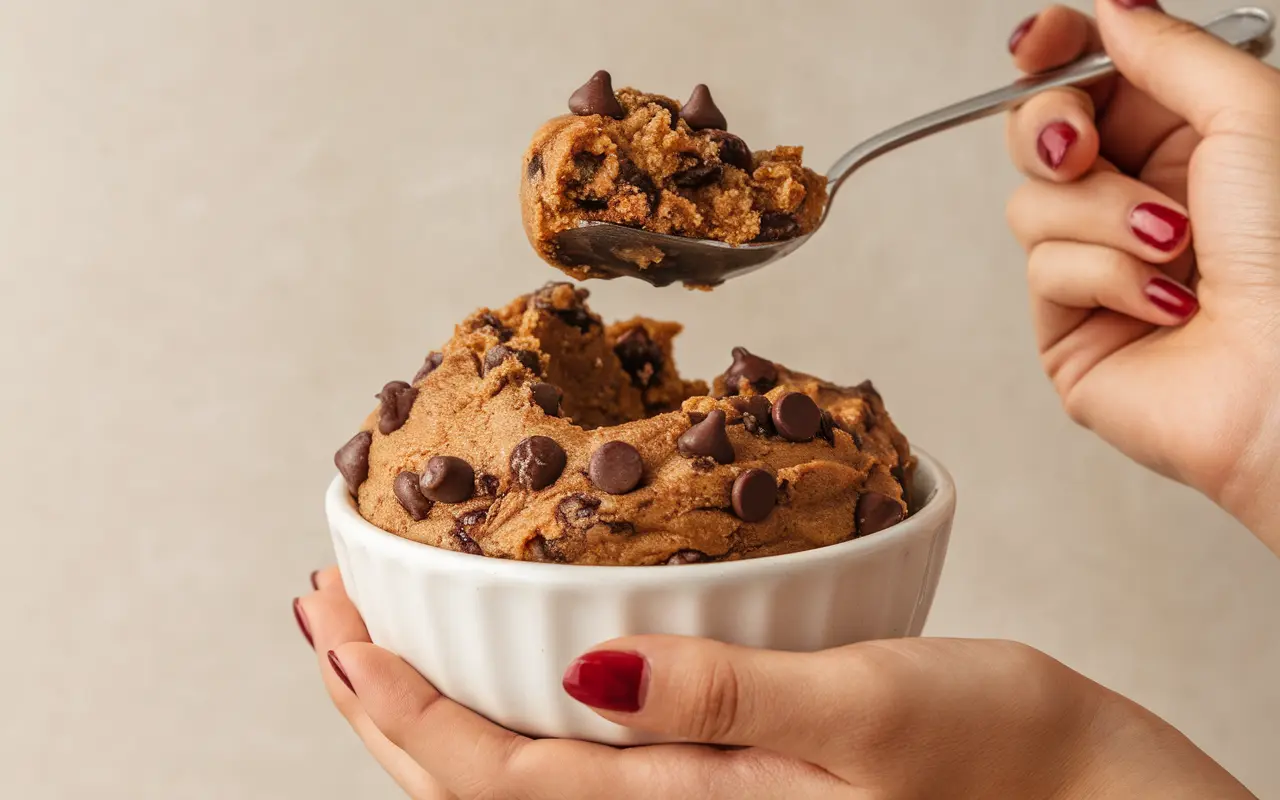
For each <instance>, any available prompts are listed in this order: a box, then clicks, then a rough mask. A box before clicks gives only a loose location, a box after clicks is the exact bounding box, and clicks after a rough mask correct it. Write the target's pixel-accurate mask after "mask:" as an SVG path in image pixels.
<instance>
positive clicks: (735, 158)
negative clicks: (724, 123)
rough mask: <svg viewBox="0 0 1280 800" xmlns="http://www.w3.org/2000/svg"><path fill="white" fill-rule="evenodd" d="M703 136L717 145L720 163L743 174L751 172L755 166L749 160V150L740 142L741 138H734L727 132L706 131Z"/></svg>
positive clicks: (744, 143)
mask: <svg viewBox="0 0 1280 800" xmlns="http://www.w3.org/2000/svg"><path fill="white" fill-rule="evenodd" d="M705 136H706V137H707V138H708V139H710V140H711V141H713V142H715V143H716V144H717V145H719V147H720V160H721V161H722V162H724V163H725V164H728V165H730V166H733V167H737V168H738V169H740V170H742V171H743V172H748V173H749V172H751V171H752V169H753V167H754V166H755V165H754V163H753V162H752V158H751V148H750V147H747V143H746V142H744V141H742V137H740V136H734V135H733V134H732V133H729V132H728V131H707V132H706V134H705Z"/></svg>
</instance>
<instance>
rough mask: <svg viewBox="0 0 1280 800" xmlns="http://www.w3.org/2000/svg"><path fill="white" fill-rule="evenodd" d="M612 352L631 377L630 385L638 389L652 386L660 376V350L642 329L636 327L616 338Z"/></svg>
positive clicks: (661, 356)
mask: <svg viewBox="0 0 1280 800" xmlns="http://www.w3.org/2000/svg"><path fill="white" fill-rule="evenodd" d="M613 352H614V354H615V355H617V356H618V360H619V361H621V362H622V368H623V369H624V370H626V372H627V374H628V375H630V376H631V385H632V386H636V387H638V388H640V389H647V388H649V387H650V386H652V385H653V384H654V383H655V382H656V381H657V380H658V378H659V376H661V374H662V367H663V363H664V361H665V360H666V359H664V358H663V355H662V348H661V347H658V345H657V344H655V343H654V341H653V340H652V339H650V338H649V334H648V332H647V331H645V329H644V328H641V327H636V328H632V329H631V330H629V331H627V332H626V333H624V334H622V335H621V336H619V337H618V341H617V343H615V344H614V346H613Z"/></svg>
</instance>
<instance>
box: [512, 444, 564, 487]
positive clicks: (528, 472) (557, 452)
mask: <svg viewBox="0 0 1280 800" xmlns="http://www.w3.org/2000/svg"><path fill="white" fill-rule="evenodd" d="M567 461H568V456H566V455H565V452H564V448H563V447H561V446H560V445H559V444H557V443H556V440H555V439H551V438H549V437H546V436H530V437H529V438H527V439H524V440H523V441H521V442H520V443H519V444H517V445H516V446H515V448H514V449H513V450H512V451H511V461H510V465H511V473H512V475H513V476H514V477H515V480H516V483H518V484H520V485H521V486H523V487H524V488H526V489H529V490H531V491H535V492H536V491H538V490H540V489H545V488H547V487H548V486H550V485H551V484H553V483H555V482H556V480H557V479H559V477H560V473H562V472H564V466H565V463H566V462H567Z"/></svg>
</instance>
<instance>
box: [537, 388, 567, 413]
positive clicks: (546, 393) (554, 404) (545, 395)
mask: <svg viewBox="0 0 1280 800" xmlns="http://www.w3.org/2000/svg"><path fill="white" fill-rule="evenodd" d="M529 394H530V396H531V397H532V398H533V402H534V404H535V405H537V406H538V407H539V408H541V409H542V410H543V411H544V412H546V414H547V416H549V417H558V416H560V399H561V398H562V397H563V396H564V394H563V392H561V391H560V388H559V387H557V386H552V385H551V384H549V383H541V382H539V383H535V384H533V385H532V386H530V387H529Z"/></svg>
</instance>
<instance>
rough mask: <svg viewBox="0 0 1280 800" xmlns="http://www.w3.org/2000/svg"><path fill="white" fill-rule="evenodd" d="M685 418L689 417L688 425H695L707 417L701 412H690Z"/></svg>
mask: <svg viewBox="0 0 1280 800" xmlns="http://www.w3.org/2000/svg"><path fill="white" fill-rule="evenodd" d="M687 416H688V417H689V424H690V425H697V424H698V423H699V422H702V421H703V420H704V419H706V418H707V415H706V414H703V413H702V412H701V411H690V412H689V413H688V414H687Z"/></svg>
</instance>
